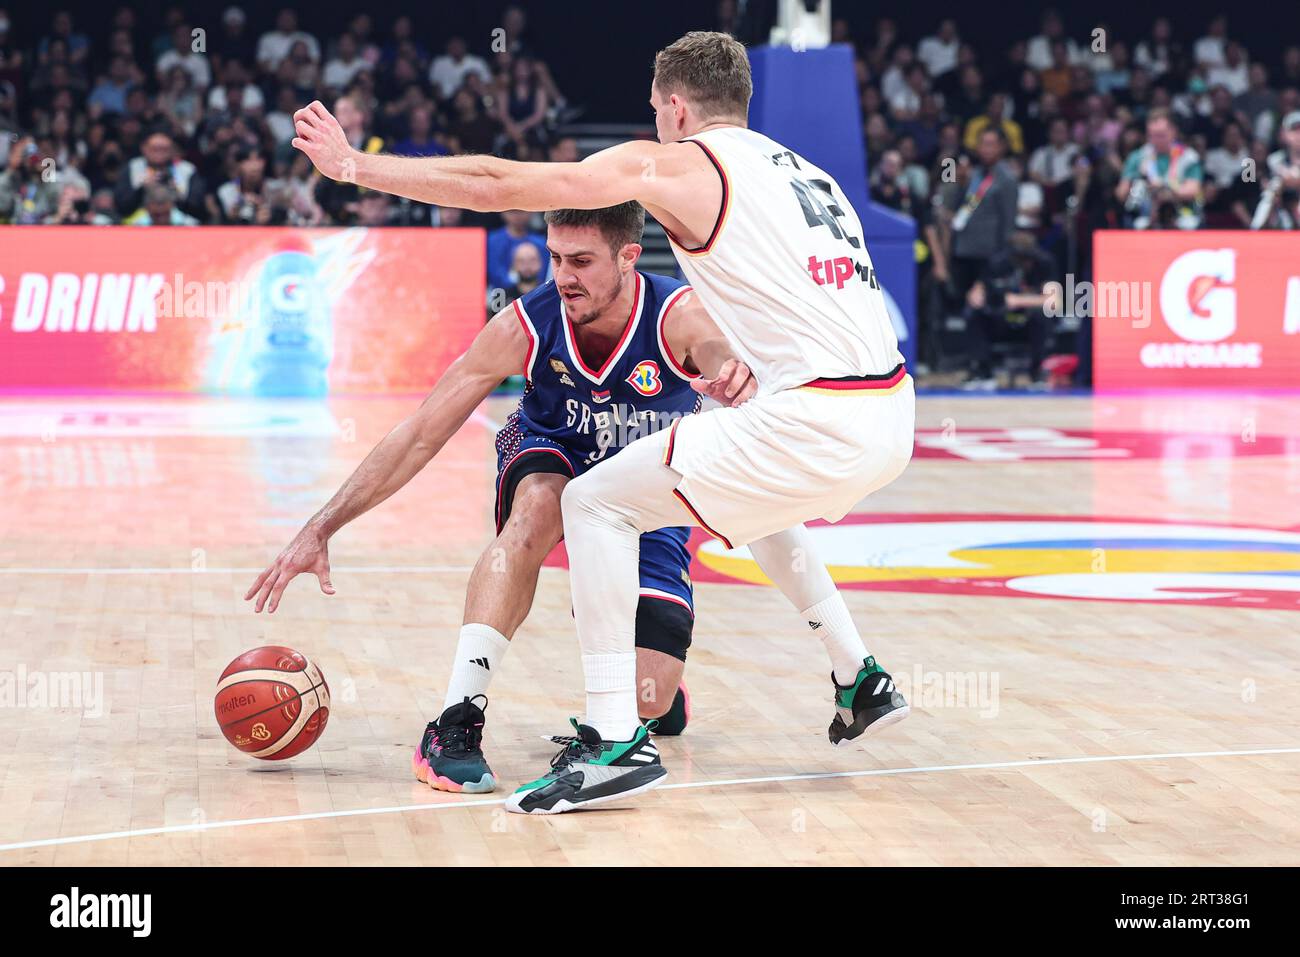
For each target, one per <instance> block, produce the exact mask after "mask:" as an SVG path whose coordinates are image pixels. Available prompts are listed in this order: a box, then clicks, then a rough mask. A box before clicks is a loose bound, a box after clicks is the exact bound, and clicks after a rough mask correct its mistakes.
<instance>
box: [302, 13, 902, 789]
mask: <svg viewBox="0 0 1300 957" xmlns="http://www.w3.org/2000/svg"><path fill="white" fill-rule="evenodd" d="M752 90H753V87H752V82H751V78H750V70H749V60H748V57H747V55H746V53H745V50H744V47H743V46H741V44H740V43H738V42H737V41H736V40H735V39H734V38H732V37H730V36H728V35H726V34H722V33H688V34H687V35H686V36H684V37H682V38H681V39H680V40H677V41H676V42H674V43H673V44H671V45H669V46H668V47H666V48H665V49H664V50H662V51H660V53H659V54H658V56H657V57H656V58H655V76H654V82H653V84H652V87H651V98H650V103H651V106H652V107H653V108H654V111H655V125H656V128H657V130H658V134H659V142H658V143H650V142H630V143H623V144H621V145H619V146H614V147H611V148H610V149H607V150H603V151H602V152H600V153H596V154H594V155H593V156H590V157H588V158H587V159H586V160H583V161H582V162H580V163H518V162H511V161H508V160H502V159H498V158H496V157H491V156H457V157H437V158H414V157H413V158H406V157H397V156H384V155H377V154H366V153H360V152H358V151H356V150H354V149H353V148H352V147H351V145H350V144H349V143H348V141H347V137H346V136H345V135H344V133H343V130H342V128H341V127H340V126H339V124H338V121H337V120H335V119H334V117H333V116H331V115H330V113H329V112H328V111H327V110H326V109H325V107H324V106H323V105H321V104H320V103H319V102H313V103H312V104H311V105H309V106H307V107H305V108H304V109H302V110H299V111H298V112H297V113H296V114H295V117H294V120H295V129H296V131H297V137H296V138H295V139H294V141H293V144H294V146H296V147H297V148H298V149H300V150H302V151H303V152H304V153H306V154H307V155H308V156H309V157H310V158H311V160H312V162H313V163H314V164H315V165H316V167H317V169H319V170H320V171H321V173H323V174H324V175H326V176H329V177H331V178H333V179H341V180H348V181H352V182H356V183H357V184H358V185H361V186H365V187H368V188H370V189H378V190H383V191H385V192H389V193H395V194H397V195H399V196H406V197H409V198H411V199H415V200H419V201H421V202H426V203H434V204H437V205H440V206H460V207H466V208H469V209H474V210H484V211H487V210H504V209H532V210H549V209H555V208H559V207H575V208H583V209H586V208H595V207H602V206H612V205H615V204H617V203H622V202H626V201H628V200H632V199H636V200H639V201H640V202H641V203H642V205H644V206H645V207H646V208H647V209H648V210H649V211H650V212H651V213H652V214H653V215H654V216H655V218H656V219H658V220H659V222H660V223H662V224H663V226H664V227H665V229H667V230H668V231H669V234H670V237H671V238H672V240H673V249H674V252H675V254H676V256H677V259H678V262H679V263H680V264H681V267H682V270H683V271H684V272H685V273H686V277H687V279H688V280H689V281H690V283H691V285H692V286H693V287H694V289H695V292H696V294H697V295H698V296H699V298H700V300H701V301H702V302H703V303H704V305H705V307H706V309H707V310H708V312H709V314H710V315H711V316H712V318H713V319H714V321H715V322H716V323H717V325H718V326H719V328H721V330H722V332H723V333H724V334H725V335H726V337H727V339H728V340H729V341H730V342H731V345H732V347H733V348H734V350H735V352H736V354H737V355H738V356H739V357H740V358H741V359H742V360H744V362H746V363H747V364H748V365H749V367H750V369H752V371H753V373H754V376H755V377H756V378H757V380H758V394H757V396H756V397H755V398H753V399H751V400H750V401H749V402H746V403H745V404H744V405H741V406H739V407H735V408H719V409H714V410H710V411H708V412H704V413H702V414H700V415H695V416H691V417H688V418H686V419H683V420H681V421H680V422H679V423H678V424H677V425H676V426H675V427H674V428H672V429H671V430H666V431H662V432H659V433H657V434H656V435H654V436H648V437H646V438H643V439H639V440H638V441H636V442H633V443H632V444H630V445H629V446H628V447H627V448H626V449H624V450H623V451H622V452H621V453H620V454H619V455H618V456H616V457H614V458H613V459H611V460H609V461H607V462H604V463H601V464H600V465H597V466H596V467H595V468H593V469H591V470H590V471H589V472H587V473H586V474H585V475H583V476H581V477H579V478H577V479H574V480H573V481H571V482H569V483H568V485H567V486H566V487H565V490H564V493H563V497H562V502H561V507H562V512H563V517H564V531H565V536H566V539H567V542H568V550H569V559H570V581H571V588H572V592H573V606H574V617H575V620H576V624H577V631H578V640H579V643H580V645H581V647H582V662H583V672H584V676H585V679H586V688H587V713H586V718H585V720H584V721H583V722H581V723H579V722H577V721H575V722H574V723H575V725H576V726H577V730H578V734H577V736H576V737H575V739H574V740H573V741H572V742H571V743H570V744H568V745H567V747H566V749H565V750H564V751H563V752H561V753H560V754H559V755H557V756H556V757H555V759H554V760H553V761H552V766H551V770H550V771H548V772H547V773H546V774H545V775H543V776H542V777H540V778H538V779H537V780H535V781H531V782H529V783H528V784H525V785H524V786H523V787H521V788H520V789H519V790H518V791H516V792H515V794H514V795H512V796H511V798H510V800H509V801H508V802H507V807H508V808H510V809H511V810H514V811H520V812H524V813H542V814H553V813H557V812H560V811H568V810H572V809H574V808H577V807H584V806H587V805H591V804H596V803H599V802H604V801H612V800H617V799H620V798H625V797H628V796H630V795H632V794H636V793H640V792H642V791H647V790H649V789H651V788H653V787H655V786H657V785H658V784H659V783H661V782H662V780H663V777H664V775H665V774H666V771H665V770H664V768H663V766H662V764H661V761H660V758H659V755H658V752H657V751H656V750H655V749H654V746H653V744H652V743H650V739H649V738H648V736H647V735H646V733H645V730H644V728H643V727H642V725H641V723H640V722H639V721H638V719H637V701H636V686H635V681H636V654H635V649H634V629H635V613H636V603H637V567H638V539H639V536H640V535H641V534H642V533H643V532H647V531H650V530H652V529H657V528H662V527H665V526H669V525H683V524H696V525H699V526H701V527H703V528H704V529H705V530H707V531H708V532H710V533H711V534H713V535H714V536H716V537H717V538H718V539H720V540H721V541H722V542H723V543H724V544H726V545H728V546H729V547H737V546H741V545H748V546H749V548H750V551H751V552H752V553H753V554H754V556H755V558H756V559H757V560H758V561H759V563H760V565H761V567H762V568H763V570H764V571H765V572H766V574H767V575H768V576H769V577H771V578H772V579H773V580H774V581H775V583H776V584H777V586H778V587H779V588H780V589H781V590H782V592H784V593H785V595H786V596H787V597H788V598H789V599H790V600H791V602H793V603H794V605H795V607H796V608H799V609H801V610H802V612H803V614H804V615H805V620H806V621H807V622H808V626H809V628H810V629H811V630H812V631H813V633H814V634H816V635H818V636H819V637H821V638H822V640H823V643H824V644H825V646H826V649H827V651H828V653H829V654H830V658H831V665H832V682H833V684H834V686H835V690H834V699H835V706H836V713H835V715H834V717H833V719H832V722H831V725H830V729H829V738H830V740H831V743H832V744H839V743H842V742H844V741H847V740H851V739H853V738H856V737H858V736H859V735H861V734H862V733H863V732H864V731H866V730H868V729H871V730H875V729H877V728H879V727H881V726H882V725H884V724H888V723H890V722H892V721H895V720H898V719H899V718H901V717H902V716H904V715H906V713H907V705H906V702H904V701H903V698H902V696H901V695H899V694H898V692H897V691H895V690H894V687H893V682H892V680H891V679H890V676H889V675H888V674H887V673H886V672H885V671H883V670H882V669H881V668H880V666H879V665H878V664H877V663H876V660H875V658H874V656H871V655H869V654H868V652H867V649H866V648H865V646H864V644H863V642H862V639H861V637H860V636H859V634H858V632H857V629H856V628H855V627H854V624H853V622H852V619H851V618H850V617H849V614H848V610H847V608H846V607H845V605H844V601H843V599H842V598H841V597H840V595H839V593H838V592H837V591H836V589H835V586H834V584H833V583H832V581H831V579H830V576H829V575H828V574H827V572H826V569H825V567H824V566H823V565H822V564H821V563H820V561H817V560H816V559H815V558H814V557H813V552H812V547H811V543H810V541H809V539H808V535H807V532H806V531H805V530H803V529H802V528H801V526H800V523H802V522H804V521H806V520H809V519H814V518H825V519H826V520H828V521H838V520H839V519H840V518H842V517H843V516H844V515H846V514H847V513H848V512H849V510H850V509H852V508H853V507H854V506H855V505H856V504H857V503H858V502H859V501H861V499H862V498H863V497H864V496H866V495H869V494H870V493H872V492H874V491H875V490H877V489H879V488H881V487H882V486H884V485H886V484H888V483H889V482H891V481H893V480H894V479H895V478H897V477H898V476H899V475H900V474H901V473H902V471H903V469H904V468H905V467H906V466H907V463H908V461H909V460H910V458H911V454H912V441H913V426H914V405H915V396H914V392H913V389H912V382H911V378H910V377H909V376H908V374H907V372H906V370H905V369H904V367H903V362H902V357H901V355H900V354H899V351H898V344H897V342H896V340H895V337H894V333H893V328H892V326H891V324H890V321H889V317H888V315H887V313H886V310H885V303H884V299H883V296H882V294H881V292H880V288H879V284H878V282H877V280H876V275H875V271H874V269H873V268H872V265H871V259H870V257H869V256H868V255H867V251H866V248H865V247H864V245H863V240H862V227H861V223H860V222H859V220H858V217H857V214H856V213H855V212H854V211H853V208H852V207H851V206H850V204H849V202H848V200H847V198H846V197H845V195H844V193H843V191H842V190H841V189H840V187H839V186H838V185H837V184H836V183H835V181H834V180H833V179H832V178H831V177H830V176H829V175H827V174H826V173H825V172H824V171H822V170H820V169H818V168H817V167H815V166H813V165H812V164H811V163H809V162H808V161H807V160H805V159H804V158H802V157H800V156H798V155H796V154H795V153H793V152H792V151H790V150H788V149H785V148H784V147H783V146H781V144H779V143H776V142H774V141H773V140H771V139H769V138H768V137H766V136H763V135H762V134H759V133H756V132H753V131H751V130H749V129H748V128H747V122H748V109H749V99H750V96H751V94H752ZM783 530H787V531H784V532H783ZM778 533H780V534H778Z"/></svg>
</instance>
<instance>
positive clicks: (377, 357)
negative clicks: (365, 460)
mask: <svg viewBox="0 0 1300 957" xmlns="http://www.w3.org/2000/svg"><path fill="white" fill-rule="evenodd" d="M484 260H485V251H484V235H483V232H482V230H479V229H422V228H400V229H398V228H390V229H360V228H358V229H293V228H288V227H208V226H202V227H192V228H185V227H127V226H122V227H112V226H108V227H103V226H100V227H97V226H0V391H3V392H8V393H14V392H39V391H78V390H84V391H94V392H205V393H214V394H228V395H304V396H311V395H325V394H328V393H348V392H353V393H361V392H419V391H424V390H427V389H428V388H430V386H431V385H432V384H433V382H434V381H435V380H436V379H437V377H438V376H439V375H441V373H442V372H443V370H444V369H446V367H447V365H448V364H449V363H450V362H451V361H452V360H453V359H454V358H455V357H456V356H457V355H459V354H460V353H461V352H462V351H464V349H465V348H466V347H467V346H468V345H469V343H470V341H471V340H472V339H473V337H474V335H475V334H476V333H477V332H478V331H479V330H480V329H481V328H482V327H483V320H484V295H485V278H484V277H485V263H484Z"/></svg>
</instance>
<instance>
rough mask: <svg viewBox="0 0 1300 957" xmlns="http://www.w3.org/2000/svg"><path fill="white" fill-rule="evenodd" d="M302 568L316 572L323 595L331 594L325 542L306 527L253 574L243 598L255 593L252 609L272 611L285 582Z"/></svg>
mask: <svg viewBox="0 0 1300 957" xmlns="http://www.w3.org/2000/svg"><path fill="white" fill-rule="evenodd" d="M304 572H310V573H311V574H313V575H315V576H316V580H317V581H319V582H320V590H321V591H322V592H324V593H325V594H326V595H332V594H334V586H333V585H332V584H330V556H329V542H328V540H327V539H326V538H325V536H323V535H321V534H320V533H319V532H317V531H316V530H315V529H313V528H310V527H308V528H304V529H303V530H302V531H301V532H299V533H298V534H297V535H295V536H294V539H293V541H291V542H290V543H289V544H288V545H286V546H285V549H284V551H282V552H281V553H280V554H279V555H278V556H277V557H276V559H275V561H273V562H272V563H271V565H270V567H269V568H267V569H266V570H265V571H264V572H262V574H260V575H258V576H257V581H255V582H253V585H252V587H251V588H249V589H248V591H247V592H245V593H244V601H251V600H252V599H253V597H254V596H256V597H257V604H256V605H255V606H254V607H253V611H254V612H260V611H261V610H262V609H263V608H266V611H267V614H274V613H275V610H276V609H277V608H279V607H280V596H281V595H282V594H284V590H285V588H287V587H288V585H289V582H291V581H293V580H294V579H295V578H297V577H298V576H299V575H301V574H302V573H304ZM268 599H269V602H270V604H269V605H268V604H267V602H268Z"/></svg>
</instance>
